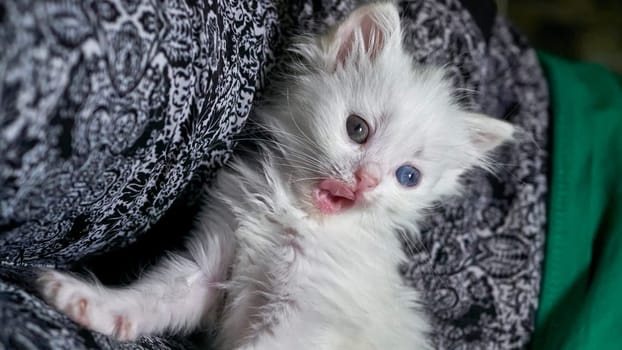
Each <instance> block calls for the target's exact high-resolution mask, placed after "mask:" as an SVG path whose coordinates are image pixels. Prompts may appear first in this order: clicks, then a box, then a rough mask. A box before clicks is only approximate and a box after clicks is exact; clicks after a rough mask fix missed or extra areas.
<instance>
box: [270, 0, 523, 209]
mask: <svg viewBox="0 0 622 350" xmlns="http://www.w3.org/2000/svg"><path fill="white" fill-rule="evenodd" d="M299 52H300V53H301V54H302V55H303V56H304V58H305V60H306V61H305V64H307V65H309V66H310V68H309V69H306V68H302V67H300V68H301V69H300V73H299V75H297V76H296V77H295V78H294V80H293V81H292V82H290V83H289V84H288V85H286V86H285V87H284V90H285V91H283V93H284V95H285V98H284V100H283V101H284V103H282V104H280V105H279V106H277V108H276V109H275V111H273V113H276V115H277V118H276V119H275V120H273V123H274V126H273V127H274V128H276V129H279V130H281V131H282V132H277V133H276V135H275V137H276V138H277V141H278V142H279V143H281V144H283V147H284V149H285V150H286V152H287V158H288V163H289V166H287V167H286V168H287V171H288V172H289V173H291V182H292V184H294V187H295V189H296V191H298V192H299V195H300V196H301V198H303V199H304V202H305V203H306V204H307V205H308V207H309V208H310V209H311V210H314V211H317V212H320V213H322V214H325V215H336V214H339V213H342V212H344V211H354V210H364V211H368V212H370V211H371V212H374V213H375V214H379V215H402V214H406V215H407V214H409V213H410V214H411V215H412V214H413V213H415V212H416V211H417V210H419V209H421V208H423V207H425V206H428V205H429V204H430V203H431V202H432V201H434V200H437V199H438V198H439V197H440V196H442V195H444V194H451V193H452V192H455V191H456V190H457V182H458V177H459V175H460V174H461V173H463V172H464V171H465V170H466V169H468V168H470V167H471V166H473V165H476V164H478V163H480V162H481V161H482V160H483V159H484V157H485V153H486V152H488V151H489V150H491V149H492V148H494V147H496V146H497V145H498V144H500V143H501V142H503V141H505V140H507V139H508V138H510V136H511V134H512V131H513V129H512V127H511V126H510V125H508V124H506V123H503V122H500V121H496V120H493V119H490V118H487V117H483V116H479V115H473V114H469V113H466V112H464V111H461V110H460V109H459V108H457V107H456V105H455V104H454V103H453V101H452V98H451V91H450V89H449V87H448V85H447V84H446V83H445V82H444V80H443V77H442V73H441V72H440V71H439V70H437V69H431V68H430V69H421V68H419V69H415V68H413V64H412V61H411V58H410V57H409V56H408V55H407V54H406V53H404V51H403V50H402V47H401V33H400V28H399V17H398V14H397V10H396V9H395V7H394V6H393V5H390V4H382V5H379V4H377V5H369V6H365V7H362V8H360V9H359V10H357V11H356V12H354V13H353V14H352V15H350V17H349V18H348V19H346V20H345V21H344V23H342V24H341V25H340V26H339V27H338V28H337V29H336V31H335V32H334V33H333V34H332V35H330V36H329V37H326V38H323V40H322V41H320V42H319V43H318V42H315V43H308V44H303V45H301V46H300V47H299Z"/></svg>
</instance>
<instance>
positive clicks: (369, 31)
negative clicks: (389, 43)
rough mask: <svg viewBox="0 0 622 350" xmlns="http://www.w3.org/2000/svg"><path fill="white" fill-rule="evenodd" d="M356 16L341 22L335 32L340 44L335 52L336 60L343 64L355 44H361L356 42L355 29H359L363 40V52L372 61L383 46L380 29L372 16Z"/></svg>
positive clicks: (382, 36)
mask: <svg viewBox="0 0 622 350" xmlns="http://www.w3.org/2000/svg"><path fill="white" fill-rule="evenodd" d="M357 17H358V18H355V19H351V20H348V21H347V22H346V23H344V24H342V26H341V28H339V30H338V32H337V37H338V38H339V39H338V40H340V42H341V44H340V46H339V51H338V53H337V62H339V63H341V64H342V65H343V64H345V62H346V60H347V58H348V57H349V56H350V54H352V52H353V51H354V47H355V45H361V43H357V42H356V40H355V39H356V35H355V33H356V30H360V31H361V35H362V38H361V39H362V40H363V43H362V44H363V52H364V53H365V54H367V55H369V58H370V59H371V60H372V61H373V60H374V59H375V58H376V56H378V53H380V51H381V50H382V48H383V46H384V35H383V32H382V29H381V28H380V26H379V25H378V23H376V22H375V21H374V19H373V18H372V16H370V15H369V14H364V15H362V16H357Z"/></svg>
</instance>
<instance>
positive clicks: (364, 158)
mask: <svg viewBox="0 0 622 350" xmlns="http://www.w3.org/2000/svg"><path fill="white" fill-rule="evenodd" d="M401 35H402V34H401V30H400V24H399V16H398V12H397V9H396V8H395V6H394V5H392V4H372V5H366V6H363V7H361V8H359V9H358V10H357V11H355V12H354V13H353V14H351V15H350V16H349V17H348V18H347V19H346V20H345V21H344V22H343V23H342V24H341V25H340V26H338V27H337V28H336V29H335V30H334V31H333V32H331V33H329V34H328V35H326V36H324V37H320V38H307V39H304V40H301V42H300V43H299V44H298V45H297V46H296V47H295V52H296V53H297V54H298V55H299V57H300V60H299V61H298V63H297V64H295V65H293V66H292V69H293V73H292V76H291V77H290V78H289V79H288V80H287V81H286V82H284V83H283V84H282V85H280V86H279V88H278V89H277V90H278V91H279V93H276V94H274V95H273V96H272V100H271V102H270V103H268V104H267V105H266V106H265V107H263V108H262V109H261V110H260V111H259V113H258V114H259V116H260V119H259V123H260V125H262V126H263V127H264V128H265V129H266V130H267V131H268V132H269V133H270V135H271V137H272V139H273V141H269V142H266V144H265V145H264V146H263V147H261V150H260V152H259V154H258V155H257V157H245V158H238V159H235V160H233V161H232V163H231V164H230V166H229V167H228V168H227V169H225V170H223V171H222V172H221V173H220V174H219V176H218V178H217V180H216V182H215V184H214V185H213V188H212V189H211V190H210V191H209V198H208V200H207V202H206V203H207V204H206V205H205V207H204V209H203V211H202V213H201V215H200V216H199V219H198V223H197V225H196V229H195V232H194V236H193V238H192V239H191V240H190V241H189V243H188V246H187V251H185V252H183V253H181V254H177V255H172V256H171V257H170V258H168V259H166V260H165V261H162V262H161V263H160V264H159V267H158V268H156V269H154V270H153V271H151V272H150V273H148V274H147V275H145V276H143V277H142V278H141V279H139V280H138V281H137V282H135V283H134V284H132V285H130V286H128V287H126V288H122V289H112V288H107V287H103V286H99V285H97V284H94V283H90V282H85V281H82V280H79V279H76V278H74V277H71V276H69V275H66V274H62V273H59V272H46V273H44V274H43V275H42V276H41V278H40V280H39V281H40V286H41V290H42V294H43V295H44V297H45V298H46V299H47V300H48V301H49V302H50V303H52V304H53V305H55V306H56V307H58V308H59V309H61V310H63V311H64V312H65V313H67V314H68V315H69V316H70V317H72V318H73V319H74V320H75V321H77V322H79V323H81V324H83V325H84V326H87V327H90V328H92V329H94V330H96V331H99V332H102V333H105V334H111V335H114V336H116V337H118V338H120V339H133V338H135V337H137V336H139V335H148V334H154V333H159V332H163V331H173V332H177V331H188V330H192V329H195V328H197V327H199V326H204V327H205V326H206V325H205V324H206V323H207V324H208V326H210V327H214V328H215V329H216V330H217V340H216V342H217V348H218V349H223V350H230V349H265V350H268V349H270V350H279V349H283V350H285V349H287V350H289V349H297V350H304V349H320V350H324V349H325V350H331V349H346V350H349V349H353V350H354V349H356V350H367V349H369V350H372V349H374V350H387V349H394V350H399V349H404V350H406V349H409V350H412V349H427V348H429V343H428V342H427V337H426V333H427V332H428V331H429V327H428V323H427V321H426V317H425V315H424V314H423V313H422V312H421V311H420V309H419V308H418V303H419V298H418V295H417V293H416V291H414V290H413V289H412V288H410V287H408V286H406V285H405V284H404V283H403V281H402V278H401V276H400V274H399V271H398V266H399V264H400V263H402V262H403V261H404V260H405V255H404V253H403V252H402V247H401V244H400V240H399V238H398V236H397V235H396V231H397V230H407V231H411V232H412V231H415V230H416V226H415V225H416V221H417V219H418V218H419V216H420V215H421V213H422V210H423V209H424V208H426V207H428V206H430V205H431V204H432V203H433V202H434V201H437V200H439V199H440V198H441V197H443V196H445V195H452V194H455V193H457V191H458V178H459V176H460V175H461V174H462V173H463V172H464V171H465V170H467V169H469V168H471V167H473V166H475V165H479V166H485V165H486V161H485V160H486V153H487V152H488V151H490V150H491V149H493V148H494V147H496V146H497V145H499V144H500V143H502V142H504V141H506V140H508V139H510V138H511V135H512V131H513V128H512V127H511V126H510V125H508V124H506V123H503V122H500V121H495V120H493V119H490V118H487V117H484V116H480V115H474V114H470V113H466V112H464V111H462V110H460V109H459V108H458V106H457V105H456V104H455V103H454V102H453V99H452V93H451V91H450V89H449V86H448V84H447V83H446V82H445V81H444V80H443V73H442V71H441V70H439V69H434V68H430V67H417V66H415V65H414V64H413V62H412V60H411V58H410V57H409V56H408V55H407V54H406V53H405V52H404V50H403V49H402V44H401ZM351 113H355V114H357V115H360V116H362V117H363V118H365V119H366V120H367V122H368V123H369V125H370V126H371V130H372V133H371V136H370V137H369V140H368V142H367V143H366V144H365V145H363V146H361V145H358V144H356V143H353V142H352V141H350V140H349V138H348V136H347V134H346V129H345V124H346V123H345V120H346V118H347V116H348V115H350V114H351ZM252 158H254V159H252ZM403 164H411V165H413V166H415V167H417V168H418V169H419V170H420V171H421V174H422V178H421V182H420V184H419V185H418V186H416V187H414V188H405V187H403V186H401V185H400V184H399V183H398V182H397V180H396V179H395V175H394V174H395V170H396V169H397V167H399V166H400V165H403ZM360 166H364V167H367V168H373V169H374V171H375V173H376V174H377V175H378V176H379V180H380V182H379V184H378V186H377V187H376V188H375V189H373V190H371V191H369V192H367V193H366V194H365V201H364V202H363V203H360V204H357V205H355V206H354V207H352V208H350V209H347V210H344V211H343V212H340V213H337V214H334V215H322V214H321V213H320V212H319V211H318V210H317V209H316V208H315V207H314V205H313V200H312V197H311V193H312V191H313V190H314V189H315V188H316V187H317V184H318V181H319V180H321V179H325V178H335V179H340V180H343V181H345V182H352V181H355V180H354V175H353V174H354V172H355V171H356V169H357V168H358V167H360ZM225 291H226V293H225Z"/></svg>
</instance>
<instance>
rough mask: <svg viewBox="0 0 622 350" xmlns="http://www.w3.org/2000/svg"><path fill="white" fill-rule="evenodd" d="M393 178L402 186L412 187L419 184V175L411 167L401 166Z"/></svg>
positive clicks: (417, 171) (415, 169)
mask: <svg viewBox="0 0 622 350" xmlns="http://www.w3.org/2000/svg"><path fill="white" fill-rule="evenodd" d="M395 177H396V178H397V182H399V183H400V184H401V185H402V186H406V187H413V186H416V185H417V184H418V183H419V178H420V177H421V173H420V172H419V170H417V168H415V167H413V166H410V165H402V166H401V167H399V168H397V170H396V171H395Z"/></svg>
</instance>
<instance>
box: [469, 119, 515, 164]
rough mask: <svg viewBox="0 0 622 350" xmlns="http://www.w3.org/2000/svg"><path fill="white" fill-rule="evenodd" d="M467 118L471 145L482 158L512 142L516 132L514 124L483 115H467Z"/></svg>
mask: <svg viewBox="0 0 622 350" xmlns="http://www.w3.org/2000/svg"><path fill="white" fill-rule="evenodd" d="M465 118H466V123H467V129H468V130H469V139H470V140H471V144H472V145H473V146H474V147H475V150H476V151H477V153H479V154H480V155H481V156H483V155H485V154H486V153H488V152H490V151H492V150H493V149H494V148H496V147H498V146H500V145H501V144H502V143H504V142H507V141H511V140H512V139H513V135H514V132H515V131H516V129H515V128H514V126H512V124H510V123H507V122H504V121H501V120H498V119H494V118H491V117H488V116H485V115H483V114H477V113H467V114H466V116H465Z"/></svg>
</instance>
